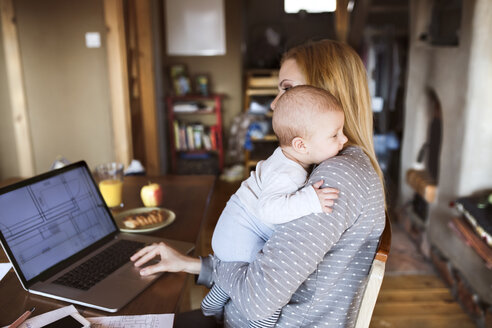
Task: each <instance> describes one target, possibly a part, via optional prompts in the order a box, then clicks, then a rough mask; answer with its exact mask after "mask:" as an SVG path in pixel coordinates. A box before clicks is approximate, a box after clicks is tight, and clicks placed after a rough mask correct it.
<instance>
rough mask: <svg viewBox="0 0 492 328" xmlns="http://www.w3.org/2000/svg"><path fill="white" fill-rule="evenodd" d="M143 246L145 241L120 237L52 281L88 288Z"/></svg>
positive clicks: (121, 264) (82, 288)
mask: <svg viewBox="0 0 492 328" xmlns="http://www.w3.org/2000/svg"><path fill="white" fill-rule="evenodd" d="M144 246H145V243H141V242H138V241H132V240H124V239H121V240H119V241H117V242H116V243H114V244H113V245H111V246H110V247H108V248H106V249H105V250H104V251H102V252H100V253H99V254H97V255H95V256H94V257H92V258H90V259H88V260H87V261H85V262H84V263H82V264H80V265H79V266H77V267H76V268H74V269H72V270H71V271H69V272H67V273H65V274H64V275H63V276H61V277H59V278H58V279H56V280H55V281H53V282H54V283H55V284H59V285H64V286H68V287H72V288H77V289H81V290H88V289H90V288H91V287H92V286H94V285H95V284H97V283H98V282H99V281H101V280H103V279H104V278H106V277H107V276H108V275H110V274H111V273H112V272H114V271H116V270H117V269H118V268H120V267H122V266H123V265H124V264H125V263H126V262H128V261H129V259H130V256H131V255H133V254H134V253H135V252H136V251H137V250H138V249H140V248H142V247H144Z"/></svg>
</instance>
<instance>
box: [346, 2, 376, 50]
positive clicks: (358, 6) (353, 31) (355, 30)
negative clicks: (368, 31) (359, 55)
mask: <svg viewBox="0 0 492 328" xmlns="http://www.w3.org/2000/svg"><path fill="white" fill-rule="evenodd" d="M370 7H371V0H357V1H355V5H354V10H353V11H352V14H351V18H350V21H351V25H350V32H349V37H348V43H349V44H350V45H351V46H352V47H353V48H354V49H358V48H359V47H360V45H361V41H362V36H363V32H364V28H365V27H366V22H367V16H368V15H369V10H370Z"/></svg>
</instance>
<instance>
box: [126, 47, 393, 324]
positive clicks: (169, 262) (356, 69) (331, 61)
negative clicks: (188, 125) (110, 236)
mask: <svg viewBox="0 0 492 328" xmlns="http://www.w3.org/2000/svg"><path fill="white" fill-rule="evenodd" d="M279 81H280V82H279V89H280V92H279V96H280V95H282V94H283V93H284V92H285V91H286V90H288V89H289V88H291V87H293V86H296V85H302V84H309V85H313V86H316V87H319V88H323V89H326V90H328V91H330V92H331V93H332V94H333V95H334V96H335V97H337V98H338V99H339V101H340V103H341V104H342V107H343V109H344V113H345V127H344V133H345V135H346V136H347V137H348V139H349V141H348V143H347V144H348V146H347V147H346V148H345V149H344V150H342V152H341V153H340V154H339V155H338V156H336V157H334V158H331V159H329V160H327V161H325V162H323V163H321V164H320V165H318V167H316V168H315V169H314V170H313V172H312V174H311V176H310V178H309V183H310V184H312V183H314V182H316V181H319V180H323V181H324V183H325V184H324V186H330V187H334V188H337V189H339V191H340V192H339V197H338V200H337V201H336V203H335V205H334V207H333V212H332V213H330V214H310V215H307V216H305V217H303V218H300V219H298V220H294V221H292V222H289V223H286V224H284V225H281V226H279V227H278V229H277V230H276V231H275V232H274V234H273V235H272V236H271V238H270V239H269V240H268V241H267V242H266V244H265V245H264V247H263V250H262V252H261V253H259V254H258V256H257V258H256V260H255V261H254V262H251V263H236V262H221V261H219V260H218V259H217V258H216V257H214V256H212V255H211V256H209V257H207V258H203V259H195V258H191V257H188V256H184V255H182V254H179V253H177V252H176V251H175V250H173V249H171V248H169V247H167V246H166V245H164V244H159V245H152V246H149V247H147V248H144V249H143V250H141V251H139V252H138V253H137V254H135V255H134V256H133V257H132V260H137V261H136V263H135V265H137V266H140V265H142V264H143V263H145V262H147V261H149V260H150V259H152V258H154V257H155V256H160V257H161V261H160V263H158V264H156V265H154V266H149V267H147V268H145V269H142V274H143V275H147V274H151V273H153V272H157V271H171V272H176V271H185V272H189V273H193V274H199V276H198V280H197V282H198V283H201V284H204V285H207V286H209V287H210V286H211V285H212V284H214V283H215V284H218V285H219V286H220V287H221V288H222V289H223V290H224V291H225V292H226V293H227V294H229V296H230V297H231V301H230V302H228V303H227V304H226V306H225V313H224V325H225V326H226V327H245V326H247V320H259V319H262V318H267V317H269V316H270V315H271V314H273V313H274V312H275V310H277V309H278V308H282V312H281V315H280V318H279V319H278V321H277V326H278V327H315V326H330V327H353V326H354V324H355V319H356V314H357V309H358V307H359V304H360V300H361V296H362V291H363V289H364V286H365V281H366V280H365V278H366V277H367V275H368V272H369V268H370V265H371V263H372V260H373V258H374V254H375V251H376V248H377V244H378V240H379V237H380V235H381V233H382V231H383V228H384V222H385V214H384V210H385V204H384V191H383V176H382V172H381V170H380V168H379V165H378V163H377V161H376V156H375V153H374V148H373V143H372V111H371V107H370V98H369V92H368V87H367V80H366V72H365V68H364V66H363V64H362V62H361V60H360V58H359V57H358V55H357V54H356V53H355V52H354V51H353V50H352V49H351V48H350V47H348V46H347V45H345V44H342V43H339V42H336V41H330V40H323V41H318V42H313V43H308V44H305V45H301V46H298V47H295V48H293V49H291V50H289V51H288V52H287V53H286V54H285V55H284V58H283V60H282V64H281V68H280V72H279ZM277 99H278V96H277V98H276V99H275V100H274V102H273V103H272V109H273V110H275V105H276V101H277Z"/></svg>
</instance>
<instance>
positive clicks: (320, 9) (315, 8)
mask: <svg viewBox="0 0 492 328" xmlns="http://www.w3.org/2000/svg"><path fill="white" fill-rule="evenodd" d="M336 9H337V1H336V0H284V10H285V12H286V13H288V14H296V13H298V12H299V11H301V10H305V11H306V12H308V13H324V12H333V11H335V10H336Z"/></svg>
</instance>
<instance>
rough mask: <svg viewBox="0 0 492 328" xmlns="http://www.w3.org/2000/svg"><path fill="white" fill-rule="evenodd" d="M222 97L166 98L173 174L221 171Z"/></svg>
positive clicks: (222, 151)
mask: <svg viewBox="0 0 492 328" xmlns="http://www.w3.org/2000/svg"><path fill="white" fill-rule="evenodd" d="M222 98H223V96H222V95H219V94H212V95H209V96H202V95H184V96H167V97H166V110H167V120H168V124H169V140H170V155H171V170H172V173H175V174H217V173H219V172H221V171H222V169H223V166H224V149H223V140H222Z"/></svg>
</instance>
